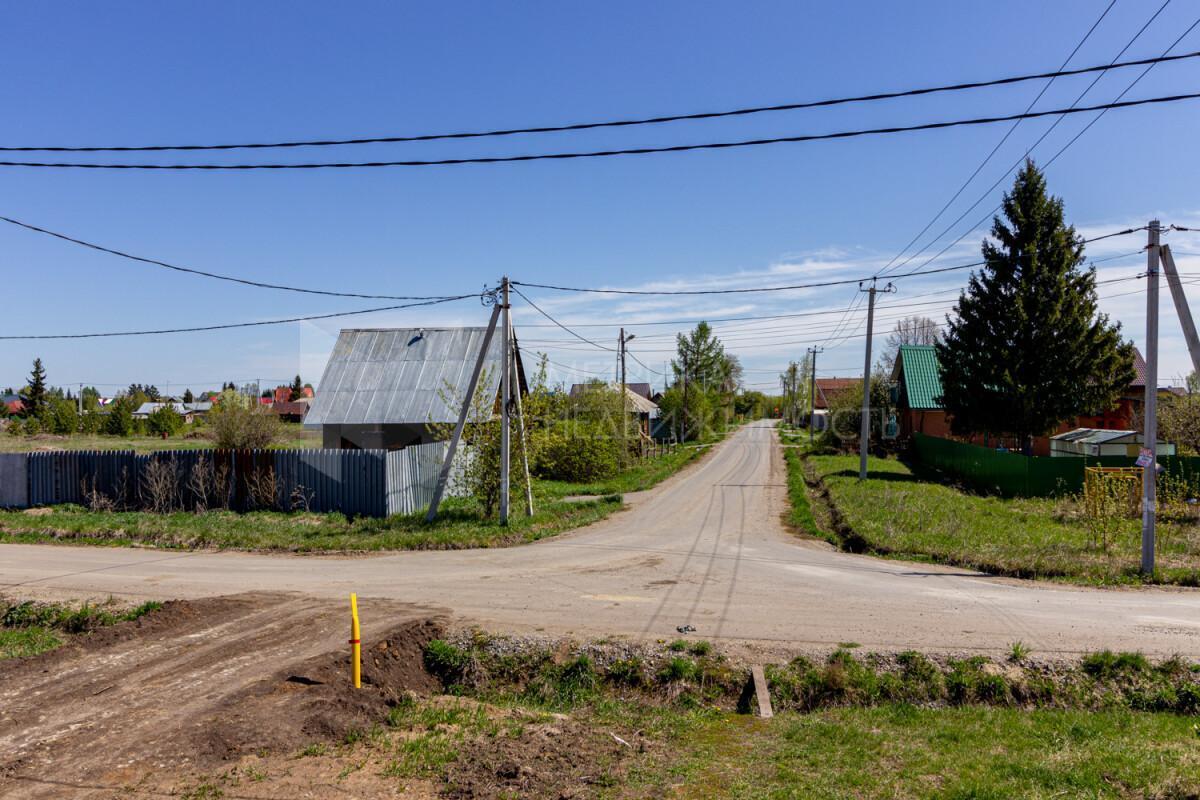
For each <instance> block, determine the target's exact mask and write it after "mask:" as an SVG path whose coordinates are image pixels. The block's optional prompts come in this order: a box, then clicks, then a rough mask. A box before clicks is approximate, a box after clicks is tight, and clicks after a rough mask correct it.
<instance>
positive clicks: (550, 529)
mask: <svg viewBox="0 0 1200 800" xmlns="http://www.w3.org/2000/svg"><path fill="white" fill-rule="evenodd" d="M702 452H703V450H700V449H697V448H682V449H680V450H679V451H677V452H675V453H671V454H669V455H667V456H664V457H662V458H659V459H653V460H649V461H645V462H642V463H639V464H637V465H635V466H633V467H631V468H630V469H628V470H625V471H624V472H622V473H621V474H620V475H617V476H615V477H613V478H611V479H608V480H605V481H601V482H597V483H594V484H577V483H564V482H559V481H538V480H535V481H534V510H535V512H536V513H535V514H534V516H533V517H526V516H525V515H524V514H523V513H521V511H520V509H521V503H520V501H519V500H516V501H514V513H513V514H512V516H511V518H510V520H509V524H508V525H507V526H504V525H500V524H499V523H498V522H497V521H496V519H495V518H486V517H484V516H483V514H482V512H481V510H480V508H479V507H478V504H477V503H476V502H475V501H474V500H473V499H471V498H452V499H449V500H447V501H446V502H445V503H443V505H442V508H441V510H440V513H439V515H438V518H437V519H436V520H434V521H433V522H432V523H427V522H425V519H424V515H423V514H412V515H408V516H395V517H389V518H387V519H374V518H367V517H357V518H347V517H346V516H345V515H343V514H336V513H333V514H315V513H302V512H292V513H285V512H276V511H262V512H253V513H248V514H236V513H233V512H228V511H210V512H205V513H200V514H195V513H190V512H177V513H174V514H154V513H150V512H145V511H125V512H112V511H90V510H89V509H87V508H84V507H82V506H73V505H64V506H51V507H48V508H39V509H32V510H28V511H0V543H3V542H10V543H22V544H37V543H50V542H65V543H69V544H88V545H118V546H120V545H125V546H130V545H139V546H144V545H150V546H154V547H163V548H184V549H192V548H222V549H237V550H265V551H270V550H275V551H288V552H366V551H379V550H449V549H462V548H472V547H504V546H510V545H517V544H526V543H529V542H534V541H537V540H538V539H542V538H545V537H547V536H553V535H555V534H558V533H562V532H563V531H566V530H570V529H572V528H578V527H581V526H583V525H589V524H591V523H593V522H597V521H598V520H601V519H604V518H605V517H607V516H608V515H609V514H611V513H613V512H614V511H617V510H619V509H620V508H621V507H622V500H621V493H623V492H627V491H637V490H641V489H648V488H650V487H651V486H653V485H655V484H656V483H658V482H659V481H661V480H663V479H664V478H666V477H668V476H670V475H672V474H674V473H675V472H677V471H678V470H679V469H681V468H682V467H683V466H685V465H686V464H688V463H690V462H691V461H693V460H695V459H696V458H697V457H698V456H699V454H700V453H702ZM572 495H595V498H594V499H589V500H581V501H577V500H566V499H564V498H566V497H568V496H572Z"/></svg>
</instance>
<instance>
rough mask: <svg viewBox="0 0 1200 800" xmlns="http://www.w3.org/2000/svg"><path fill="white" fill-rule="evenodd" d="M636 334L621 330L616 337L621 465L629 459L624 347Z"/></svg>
mask: <svg viewBox="0 0 1200 800" xmlns="http://www.w3.org/2000/svg"><path fill="white" fill-rule="evenodd" d="M636 335H637V334H634V333H631V334H629V335H628V336H626V335H625V329H624V328H621V333H620V334H619V336H618V337H617V359H618V362H619V363H620V366H621V447H622V449H621V463H622V464H623V463H625V459H626V458H628V457H629V441H628V439H629V414H628V413H626V409H625V405H626V403H627V399H626V391H627V389H626V387H627V386H628V384H627V383H626V382H625V345H626V344H628V343H629V342H631V341H633V339H634V337H635V336H636Z"/></svg>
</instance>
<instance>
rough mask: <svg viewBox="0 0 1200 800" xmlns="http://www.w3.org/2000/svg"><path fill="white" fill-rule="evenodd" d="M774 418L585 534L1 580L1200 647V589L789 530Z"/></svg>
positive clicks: (1035, 644)
mask: <svg viewBox="0 0 1200 800" xmlns="http://www.w3.org/2000/svg"><path fill="white" fill-rule="evenodd" d="M785 480H786V475H785V469H784V465H783V459H782V456H781V450H780V447H779V444H778V440H777V436H776V433H775V430H774V428H773V426H772V425H771V424H770V423H767V422H762V423H756V424H751V425H747V426H745V427H743V428H742V429H741V430H739V431H738V432H737V433H736V434H735V435H734V436H732V437H731V438H730V439H728V440H727V441H726V442H724V443H723V444H721V445H720V446H718V447H716V448H715V450H714V452H713V453H711V454H710V455H708V456H707V457H706V458H704V459H703V460H702V461H701V462H700V463H698V464H696V465H694V466H692V467H690V468H688V469H687V470H685V471H684V472H682V473H680V474H679V475H676V476H674V477H673V478H671V479H670V480H668V481H666V482H664V483H663V484H660V485H659V486H658V487H656V488H655V489H653V490H651V491H649V492H645V493H642V494H640V495H636V496H630V497H629V498H628V499H629V500H630V507H629V508H628V509H627V510H624V511H622V512H620V513H618V514H615V515H614V516H612V517H610V518H609V519H607V520H605V521H603V522H601V523H598V524H596V525H592V526H589V527H587V528H584V529H581V530H579V531H576V532H574V533H570V534H566V535H562V536H558V537H555V538H552V539H548V540H545V541H542V542H539V543H536V544H532V545H527V546H523V547H514V548H508V549H498V550H470V551H440V552H405V553H395V554H389V555H382V556H366V557H330V556H287V555H254V554H245V553H222V552H194V553H183V552H168V551H152V550H144V549H131V548H84V547H69V546H57V545H55V546H49V545H47V546H40V545H2V546H0V590H3V591H7V592H9V593H19V594H23V595H31V594H32V595H58V596H63V595H71V596H91V597H95V596H104V595H108V594H113V595H116V596H122V597H127V598H129V599H137V598H154V599H168V598H200V597H210V596H214V595H226V594H234V593H238V592H246V591H270V592H279V591H287V592H301V593H304V594H306V595H311V596H314V597H324V598H332V597H338V598H343V597H344V596H345V595H346V593H348V592H350V591H357V592H358V593H359V596H360V597H375V598H387V599H390V600H396V601H402V602H405V603H411V604H415V605H420V606H422V607H425V608H428V609H431V610H433V611H439V612H446V613H449V614H451V615H453V616H455V617H457V618H458V619H459V620H461V621H466V622H471V623H477V624H479V625H481V626H483V627H485V628H488V629H492V630H497V631H510V632H532V631H538V632H546V633H550V634H556V635H558V634H573V635H577V636H581V637H582V636H599V635H622V636H628V637H632V638H642V637H644V638H674V637H675V636H676V635H677V634H676V628H677V626H684V625H691V626H693V627H694V628H695V629H696V630H695V636H698V637H701V638H706V639H711V640H723V641H727V642H729V643H731V644H733V643H736V642H742V643H747V644H748V645H750V646H766V647H776V648H788V647H797V648H810V649H811V648H812V647H813V646H824V645H833V644H836V643H837V642H844V641H855V642H858V643H860V644H862V645H863V646H864V647H867V648H876V649H885V650H895V649H904V648H922V649H931V650H942V651H970V650H980V651H1000V650H1003V649H1005V648H1006V647H1007V646H1008V645H1009V644H1010V643H1012V642H1013V641H1016V640H1021V641H1023V642H1024V643H1025V644H1026V645H1028V646H1029V647H1030V648H1032V650H1033V651H1034V652H1035V653H1040V654H1041V655H1043V656H1044V655H1050V654H1054V653H1062V654H1068V653H1076V652H1082V651H1089V650H1095V649H1098V648H1103V647H1110V648H1113V649H1118V648H1119V649H1140V650H1143V651H1145V652H1148V653H1153V654H1159V655H1166V654H1171V653H1181V654H1185V655H1189V656H1192V657H1197V656H1200V592H1196V591H1189V590H1170V589H1130V590H1092V589H1081V588H1072V587H1066V586H1061V585H1054V584H1039V583H1033V582H1021V581H1013V580H1004V579H996V578H990V577H987V576H984V575H980V574H977V573H973V572H971V571H969V570H963V569H955V568H944V567H936V566H930V565H926V564H911V563H905V562H900V561H892V560H883V559H876V558H870V557H867V556H857V555H851V554H847V553H842V552H837V551H835V550H833V549H831V548H829V547H828V546H825V545H823V544H820V543H815V542H808V541H803V540H801V539H798V538H797V537H795V536H794V535H792V534H790V533H789V532H788V531H787V530H786V529H785V528H784V526H783V524H782V522H781V517H782V515H783V513H784V512H785V511H786V508H787V497H786V488H785Z"/></svg>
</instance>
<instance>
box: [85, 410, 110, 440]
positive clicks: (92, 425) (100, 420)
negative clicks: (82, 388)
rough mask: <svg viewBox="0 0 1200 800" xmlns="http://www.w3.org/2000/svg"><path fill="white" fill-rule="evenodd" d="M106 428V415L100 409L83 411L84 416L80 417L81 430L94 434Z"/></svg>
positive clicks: (89, 434) (90, 434)
mask: <svg viewBox="0 0 1200 800" xmlns="http://www.w3.org/2000/svg"><path fill="white" fill-rule="evenodd" d="M103 430H104V417H103V415H101V414H100V412H99V411H96V410H95V409H92V410H90V411H85V412H83V416H82V417H80V418H79V432H80V433H83V434H87V435H88V436H94V435H96V434H97V433H100V432H101V431H103Z"/></svg>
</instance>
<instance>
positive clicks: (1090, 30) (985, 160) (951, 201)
mask: <svg viewBox="0 0 1200 800" xmlns="http://www.w3.org/2000/svg"><path fill="white" fill-rule="evenodd" d="M1168 1H1169V0H1168ZM1116 4H1117V0H1111V2H1109V4H1108V6H1107V7H1106V8H1105V9H1104V11H1102V12H1101V13H1100V16H1099V17H1098V18H1097V19H1096V21H1095V22H1093V23H1092V27H1090V28H1088V31H1087V33H1085V34H1084V35H1083V38H1082V39H1080V40H1079V42H1078V43H1077V44H1076V45H1075V49H1073V50H1072V51H1071V53H1070V55H1068V56H1067V57H1066V58H1065V59H1064V60H1063V63H1062V66H1060V67H1059V69H1060V70H1062V69H1065V68H1066V66H1067V64H1070V63H1071V59H1072V58H1074V57H1075V54H1076V53H1078V52H1079V48H1081V47H1083V44H1084V42H1086V41H1087V40H1088V39H1090V38H1091V36H1092V33H1094V32H1095V30H1096V28H1097V27H1098V26H1099V25H1100V23H1101V22H1102V21H1103V20H1104V18H1105V17H1107V16H1108V12H1109V11H1112V8H1113V6H1115V5H1116ZM1055 77H1058V76H1055ZM1054 79H1055V78H1054V77H1052V78H1050V80H1049V81H1047V82H1046V85H1045V86H1043V87H1042V90H1041V91H1040V92H1038V93H1037V96H1036V97H1034V98H1033V100H1032V101H1031V102H1030V103H1029V105H1028V106H1026V108H1025V110H1026V111H1027V112H1028V111H1032V110H1033V107H1034V106H1035V105H1037V103H1038V101H1039V100H1041V99H1042V96H1043V95H1045V94H1046V92H1047V91H1048V90H1049V89H1050V87H1051V86H1052V85H1053V84H1054ZM1021 122H1023V120H1016V121H1015V122H1013V124H1012V126H1011V127H1009V129H1008V130H1007V131H1005V133H1004V136H1002V137H1000V141H998V142H996V145H995V147H993V148H992V149H991V152H989V153H988V154H987V155H986V156H984V157H983V160H982V161H980V162H979V166H977V167H975V170H974V171H973V172H972V173H971V174H970V175H969V176H967V179H966V180H965V181H963V183H962V185H961V186H959V187H958V190H957V191H956V192H955V193H954V194H953V195H951V197H950V199H949V200H947V201H946V203H945V205H943V206H942V207H941V209H939V210H938V212H937V213H936V214H934V215H933V217H932V219H930V220H929V222H926V223H925V227H923V228H921V230H920V231H919V232H918V233H917V235H916V236H914V237H913V238H912V239H911V240H910V241H909V243H908V244H906V245H904V247H902V248H900V252H899V253H897V254H896V255H895V256H893V257H892V260H891V261H889V262H888V263H887V264H885V265H884V267H883V269H881V270H880V271H879V274H880V275H883V274H885V273H886V272H887V271H888V270H889V269H891V267H892V264H895V263H896V261H897V260H899V258H900V257H901V256H902V255H904V253H905V252H906V251H907V250H908V248H910V247H912V246H913V245H914V244H916V243H917V241H918V240H919V239H920V238H921V237H922V236H924V235H925V233H926V232H927V231H928V230H929V229H930V228H931V227H933V224H934V223H935V222H937V221H938V220H939V219H941V217H942V214H945V213H946V210H947V209H948V208H950V206H952V205H953V204H954V201H955V200H957V199H958V198H959V197H960V196H961V195H962V193H963V192H964V191H966V188H967V187H968V186H970V185H971V181H973V180H975V178H976V176H978V175H979V173H980V172H981V171H982V170H983V168H984V167H985V166H987V164H988V162H990V161H991V160H992V156H994V155H996V153H997V151H999V150H1000V148H1001V147H1003V146H1004V143H1005V142H1007V141H1008V139H1009V137H1010V136H1012V135H1013V132H1014V131H1016V129H1017V128H1018V127H1020V125H1021Z"/></svg>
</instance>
